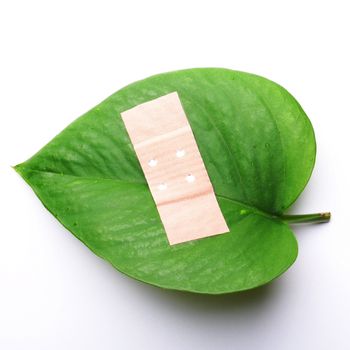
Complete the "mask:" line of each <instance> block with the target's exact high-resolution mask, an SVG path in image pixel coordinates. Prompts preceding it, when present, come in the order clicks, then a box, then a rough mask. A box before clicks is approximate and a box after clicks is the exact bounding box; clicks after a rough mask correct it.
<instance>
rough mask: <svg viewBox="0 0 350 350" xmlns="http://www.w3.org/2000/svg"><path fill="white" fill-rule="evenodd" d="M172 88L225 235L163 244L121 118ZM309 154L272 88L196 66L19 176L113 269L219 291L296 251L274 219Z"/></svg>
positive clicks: (302, 129) (116, 106) (144, 86)
mask: <svg viewBox="0 0 350 350" xmlns="http://www.w3.org/2000/svg"><path fill="white" fill-rule="evenodd" d="M173 91H177V92H178V94H179V96H180V99H181V102H182V104H183V107H184V110H185V112H186V115H187V117H188V119H189V122H190V124H191V127H192V130H193V133H194V135H195V138H196V141H197V144H198V147H199V150H200V153H201V156H202V158H203V160H204V163H205V165H206V168H207V171H208V174H209V177H210V179H211V181H212V184H213V187H214V190H215V193H216V196H217V199H218V202H219V205H220V207H221V210H222V212H223V214H224V216H225V219H226V221H227V224H228V226H229V228H230V232H229V233H227V234H222V235H218V236H213V237H208V238H204V239H200V240H196V241H191V242H188V243H182V244H178V245H174V246H170V245H169V244H168V241H167V238H166V233H165V231H164V228H163V226H162V223H161V220H160V218H159V215H158V212H157V208H156V206H155V204H154V201H153V199H152V196H151V194H150V191H149V189H148V186H147V183H146V181H145V178H144V175H143V172H142V170H141V167H140V165H139V162H138V160H137V157H136V154H135V152H134V150H133V147H132V145H131V142H130V139H129V137H128V134H127V132H126V129H125V126H124V124H123V122H122V120H121V117H120V113H121V112H123V111H125V110H127V109H130V108H132V107H134V106H136V105H138V104H140V103H143V102H146V101H149V100H151V99H155V98H157V97H160V96H163V95H165V94H167V93H170V92H173ZM315 152H316V143H315V138H314V133H313V129H312V125H311V123H310V121H309V119H308V118H307V116H306V115H305V113H304V111H303V110H302V108H301V107H300V105H299V104H298V102H297V101H296V100H295V99H294V98H293V97H292V96H291V95H290V94H289V93H288V92H287V91H286V90H285V89H283V88H282V87H281V86H279V85H277V84H275V83H273V82H271V81H269V80H267V79H265V78H262V77H259V76H255V75H252V74H248V73H243V72H236V71H231V70H227V69H218V68H205V69H204V68H202V69H190V70H184V71H176V72H171V73H165V74H161V75H156V76H153V77H150V78H147V79H145V80H142V81H139V82H136V83H134V84H131V85H129V86H127V87H125V88H123V89H122V90H120V91H118V92H116V93H115V94H114V95H112V96H110V97H109V98H107V99H106V100H105V101H103V102H102V103H101V104H99V105H98V106H96V107H95V108H93V109H92V110H90V111H89V112H87V113H86V114H84V115H83V116H81V117H80V118H79V119H77V120H76V121H75V122H73V123H72V124H71V125H69V126H68V127H67V128H66V129H65V130H64V131H63V132H62V133H60V134H59V135H58V136H56V137H55V138H54V139H53V140H52V141H51V142H50V143H49V144H48V145H46V146H45V147H44V148H43V149H42V150H40V151H39V152H38V153H37V154H36V155H34V156H33V157H32V158H31V159H29V160H28V161H26V162H24V163H22V164H20V165H17V166H16V170H17V171H18V172H19V173H20V174H21V175H22V177H23V178H24V179H25V180H26V181H27V182H28V184H29V185H30V186H31V187H32V188H33V190H34V191H35V193H36V194H37V196H38V197H39V198H40V200H41V201H42V202H43V204H44V205H45V207H46V208H47V209H48V210H49V211H50V212H51V213H53V214H54V215H55V216H56V217H57V219H58V220H59V221H60V222H61V223H62V224H63V225H64V226H65V227H66V228H68V229H69V230H70V231H71V232H72V233H73V234H74V235H75V236H76V237H77V238H79V239H80V240H81V241H82V242H84V243H85V244H86V245H87V246H88V247H89V248H90V249H91V250H92V251H94V252H95V253H96V254H97V255H99V256H100V257H102V258H104V259H106V260H108V261H109V262H111V263H112V264H113V265H114V266H115V267H116V268H117V269H118V270H120V271H122V272H124V273H126V274H127V275H129V276H131V277H133V278H135V279H138V280H141V281H144V282H147V283H151V284H154V285H157V286H160V287H164V288H171V289H178V290H186V291H192V292H199V293H212V294H219V293H229V292H233V291H239V290H244V289H249V288H253V287H257V286H259V285H262V284H264V283H267V282H269V281H271V280H272V279H274V278H275V277H277V276H279V275H280V274H281V273H282V272H284V271H285V270H286V269H288V267H289V266H290V265H291V264H292V263H293V262H294V260H295V258H296V256H297V243H296V240H295V237H294V234H293V232H292V231H291V230H290V228H289V227H288V225H287V224H285V223H284V222H283V221H282V220H281V218H280V217H279V216H280V215H281V214H282V213H283V212H284V211H285V209H286V208H288V207H289V206H290V205H291V204H292V203H293V202H294V201H295V200H296V199H297V197H298V196H299V194H300V193H301V191H302V190H303V188H304V187H305V185H306V183H307V181H308V179H309V177H310V175H311V172H312V169H313V165H314V161H315Z"/></svg>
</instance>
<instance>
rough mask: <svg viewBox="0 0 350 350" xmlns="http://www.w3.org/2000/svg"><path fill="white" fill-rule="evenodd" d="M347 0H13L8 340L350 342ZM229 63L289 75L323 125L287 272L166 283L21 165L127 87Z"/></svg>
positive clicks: (214, 345)
mask: <svg viewBox="0 0 350 350" xmlns="http://www.w3.org/2000/svg"><path fill="white" fill-rule="evenodd" d="M346 5H347V1H337V0H332V1H320V0H319V1H306V0H303V1H296V0H294V1H280V0H279V1H267V0H264V1H247V0H245V1H219V0H216V1H211V2H205V1H189V0H187V1H179V0H176V1H165V0H163V1H151V0H147V1H139V2H136V1H130V0H129V1H120V2H118V1H116V0H115V1H110V2H107V1H101V0H99V1H87V0H84V1H62V0H61V1H35V0H32V1H16V0H11V1H1V5H0V36H1V42H0V61H1V62H0V104H1V110H0V118H1V124H0V133H1V134H0V155H1V159H0V209H1V210H0V215H1V216H0V348H1V349H4V350H8V349H9V350H12V349H26V350H31V349H35V350H41V349H45V350H47V349H49V350H50V349H57V350H58V349H60V350H62V349H67V350H70V349H84V350H90V349H94V350H95V349H103V350H109V349H152V350H154V349H203V350H204V349H244V350H245V349H254V350H255V349H268V350H270V349H282V350H287V349H288V350H289V349H290V350H295V349H318V350H322V349H327V350H328V349H336V350H343V349H344V350H345V349H349V348H350V329H349V327H350V252H349V250H350V249H349V245H350V229H349V226H350V224H349V221H350V215H349V211H350V208H349V204H348V198H349V196H350V191H349V172H348V170H349V153H350V152H349V151H350V141H349V100H350V98H349V92H350V87H349V86H350V84H349V81H350V68H349V64H350V54H349V36H350V24H349V23H350V21H349V17H350V12H349V9H348V8H347V6H346ZM206 66H216V67H227V68H232V69H237V70H243V71H247V72H252V73H256V74H260V75H263V76H266V77H268V78H270V79H272V80H274V81H276V82H278V83H280V84H282V85H283V86H284V87H286V88H287V89H288V90H289V91H290V92H291V93H292V94H293V95H294V96H295V97H296V98H297V99H298V100H299V102H300V103H301V105H302V106H303V108H304V109H305V111H306V113H307V114H308V115H309V117H310V119H311V120H312V123H313V125H314V128H315V132H316V137H317V142H318V155H317V163H316V167H315V170H314V173H313V176H312V178H311V180H310V182H309V185H308V186H307V188H306V190H305V191H304V193H303V194H302V196H301V197H300V199H299V200H298V202H297V203H296V204H295V206H294V207H293V208H292V210H291V211H292V212H294V213H309V212H318V211H327V210H330V211H331V212H332V214H333V219H332V221H331V223H329V224H321V225H311V226H298V227H295V229H294V230H295V233H296V236H297V238H298V241H299V250H300V252H299V257H298V259H297V261H296V263H295V264H294V265H293V266H292V267H291V269H290V270H289V271H288V272H287V273H286V274H284V275H283V276H282V277H281V278H279V279H278V280H276V281H275V282H274V283H272V284H270V285H268V286H266V287H263V288H260V289H256V290H253V291H250V292H246V293H241V294H234V295H227V296H221V297H209V296H197V295H192V294H182V293H177V292H170V291H162V290H160V289H157V288H154V287H152V286H148V285H145V284H142V283H139V282H136V281H134V280H131V279H129V278H127V277H125V276H123V275H121V274H120V273H118V272H117V271H115V270H114V269H113V268H112V267H111V266H110V265H109V264H107V263H105V262H104V261H102V260H101V259H99V258H98V257H96V256H95V255H94V254H92V253H91V252H90V251H89V250H88V249H87V248H86V247H85V246H84V245H83V244H81V243H80V242H79V241H78V240H77V239H75V238H74V237H73V236H72V235H71V234H70V233H69V232H68V231H66V230H65V229H64V228H63V227H62V226H61V225H60V224H59V223H58V222H57V221H56V220H55V219H54V218H53V217H52V216H51V215H50V214H49V213H48V212H47V211H46V210H45V209H44V207H43V206H42V205H41V203H40V202H39V200H38V199H37V198H36V197H35V195H34V194H33V192H32V191H31V190H30V188H29V187H28V186H27V185H26V184H25V183H24V181H23V180H22V179H21V178H20V177H19V176H18V175H17V174H16V173H15V172H14V171H13V170H12V169H11V168H10V165H15V164H17V163H19V162H22V161H24V160H25V159H27V158H28V157H29V156H31V155H32V154H33V153H35V152H36V151H37V150H38V149H40V148H41V147H42V146H43V145H44V144H46V143H47V142H48V141H50V139H51V138H52V137H54V136H55V135H56V134H57V133H58V132H60V131H61V130H62V129H63V128H64V127H66V126H67V125H68V124H69V123H70V122H72V121H73V120H74V119H75V118H76V117H78V116H79V115H81V114H82V113H84V112H86V111H87V110H89V109H90V108H91V107H93V106H95V105H96V104H97V103H99V102H100V101H102V100H103V99H104V98H106V97H107V96H109V95H110V94H112V93H113V92H114V91H116V90H117V89H119V88H121V87H123V86H124V85H126V84H128V83H131V82H133V81H135V80H138V79H142V78H145V77H147V76H149V75H152V74H155V73H161V72H164V71H169V70H175V69H182V68H190V67H206Z"/></svg>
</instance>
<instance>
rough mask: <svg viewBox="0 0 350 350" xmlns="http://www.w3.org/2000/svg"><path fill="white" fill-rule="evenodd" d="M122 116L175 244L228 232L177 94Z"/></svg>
mask: <svg viewBox="0 0 350 350" xmlns="http://www.w3.org/2000/svg"><path fill="white" fill-rule="evenodd" d="M121 116H122V119H123V121H124V124H125V126H126V129H127V131H128V134H129V136H130V139H131V142H132V144H133V146H134V149H135V152H136V154H137V157H138V159H139V161H140V163H141V167H142V169H143V172H144V174H145V177H146V180H147V182H148V185H149V188H150V190H151V193H152V196H153V199H154V201H155V203H156V205H157V209H158V212H159V215H160V217H161V220H162V223H163V225H164V228H165V231H166V234H167V236H168V240H169V243H170V244H176V243H181V242H186V241H191V240H194V239H198V238H203V237H208V236H213V235H217V234H220V233H225V232H228V231H229V229H228V227H227V224H226V222H225V219H224V217H223V215H222V213H221V210H220V207H219V205H218V203H217V200H216V197H215V194H214V190H213V187H212V184H211V182H210V179H209V176H208V173H207V171H206V169H205V166H204V163H203V160H202V157H201V155H200V153H199V150H198V147H197V143H196V141H195V138H194V136H193V133H192V129H191V126H190V124H189V123H188V120H187V117H186V114H185V112H184V110H183V108H182V105H181V102H180V99H179V96H178V94H177V92H172V93H170V94H168V95H165V96H162V97H159V98H157V99H155V100H152V101H148V102H145V103H142V104H140V105H138V106H136V107H134V108H131V109H129V110H127V111H125V112H123V113H121Z"/></svg>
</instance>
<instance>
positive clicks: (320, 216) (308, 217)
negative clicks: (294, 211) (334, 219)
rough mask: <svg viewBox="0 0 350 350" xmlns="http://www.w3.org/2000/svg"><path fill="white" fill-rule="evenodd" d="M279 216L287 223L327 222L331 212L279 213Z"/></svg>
mask: <svg viewBox="0 0 350 350" xmlns="http://www.w3.org/2000/svg"><path fill="white" fill-rule="evenodd" d="M280 218H281V219H282V220H283V221H286V222H288V223H289V224H303V223H311V222H314V223H321V222H329V220H330V219H331V213H329V212H326V213H317V214H304V215H281V216H280Z"/></svg>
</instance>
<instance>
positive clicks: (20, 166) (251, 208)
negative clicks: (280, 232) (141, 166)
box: [14, 164, 279, 219]
mask: <svg viewBox="0 0 350 350" xmlns="http://www.w3.org/2000/svg"><path fill="white" fill-rule="evenodd" d="M14 169H15V170H16V171H17V172H18V173H19V174H20V175H21V176H23V177H24V178H26V175H25V174H24V173H23V171H22V169H25V170H26V171H32V172H37V173H44V174H54V175H60V176H69V177H75V178H81V179H91V180H108V181H115V182H119V183H125V184H132V185H142V186H144V187H148V185H147V182H138V181H135V180H120V179H115V178H109V177H94V176H79V175H75V174H65V173H58V172H55V171H47V170H40V169H32V168H30V167H26V166H25V165H24V164H18V165H16V166H15V167H14ZM214 193H215V196H216V197H218V198H221V199H224V200H227V201H230V202H233V203H235V204H238V205H240V206H242V207H245V208H247V209H248V210H249V211H250V212H251V213H255V214H258V215H262V216H265V217H267V218H269V219H277V218H279V216H277V215H275V214H272V213H268V212H266V211H264V210H262V209H259V208H257V207H255V206H252V205H250V204H247V203H244V202H241V201H239V200H237V199H234V198H230V197H227V196H225V195H221V194H218V193H216V192H214Z"/></svg>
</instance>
